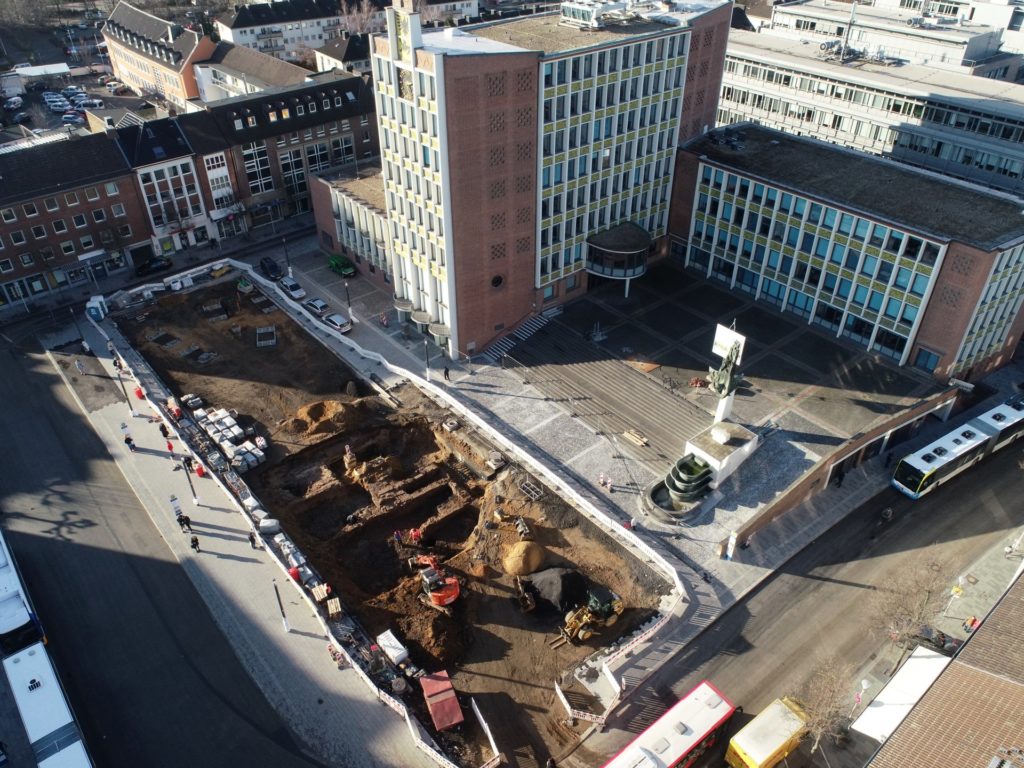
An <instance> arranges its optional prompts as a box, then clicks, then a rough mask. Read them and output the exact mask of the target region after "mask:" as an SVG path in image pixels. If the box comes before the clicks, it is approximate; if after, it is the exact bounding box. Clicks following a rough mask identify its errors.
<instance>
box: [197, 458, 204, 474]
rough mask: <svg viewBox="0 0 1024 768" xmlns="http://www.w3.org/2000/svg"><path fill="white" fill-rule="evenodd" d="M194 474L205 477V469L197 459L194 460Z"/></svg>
mask: <svg viewBox="0 0 1024 768" xmlns="http://www.w3.org/2000/svg"><path fill="white" fill-rule="evenodd" d="M196 474H197V475H198V476H199V477H206V469H204V468H203V465H202V464H200V463H199V462H198V461H197V462H196Z"/></svg>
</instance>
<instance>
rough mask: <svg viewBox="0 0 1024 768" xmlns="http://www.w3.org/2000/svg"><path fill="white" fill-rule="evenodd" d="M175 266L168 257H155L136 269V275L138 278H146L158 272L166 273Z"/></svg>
mask: <svg viewBox="0 0 1024 768" xmlns="http://www.w3.org/2000/svg"><path fill="white" fill-rule="evenodd" d="M172 266H173V264H172V262H171V260H170V259H168V258H167V257H166V256H154V257H153V258H152V259H150V260H149V261H146V262H143V263H142V264H139V265H138V266H137V267H135V274H136V275H137V276H138V277H145V276H146V275H152V274H156V273H157V272H166V271H167V270H168V269H170V268H171V267H172Z"/></svg>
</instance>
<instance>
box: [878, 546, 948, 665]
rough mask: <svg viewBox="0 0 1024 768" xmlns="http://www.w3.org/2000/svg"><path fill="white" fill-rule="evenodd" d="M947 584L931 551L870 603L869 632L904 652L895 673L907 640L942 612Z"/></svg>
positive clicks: (888, 582) (911, 562)
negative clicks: (880, 636)
mask: <svg viewBox="0 0 1024 768" xmlns="http://www.w3.org/2000/svg"><path fill="white" fill-rule="evenodd" d="M946 581H947V576H946V573H945V566H944V565H943V563H942V561H941V560H940V558H939V553H938V551H937V549H936V548H935V547H930V548H929V549H927V550H925V551H924V552H922V553H921V554H920V555H918V556H917V557H915V558H913V559H912V560H909V561H908V562H906V563H905V564H904V565H903V566H902V567H901V568H900V569H899V570H898V571H897V572H896V573H894V574H892V576H891V577H890V578H888V579H886V585H885V586H883V587H879V588H878V589H877V590H876V591H875V593H874V595H873V597H872V599H871V601H870V608H871V616H872V629H874V630H875V631H876V632H879V633H881V634H884V635H885V636H886V637H888V638H889V639H890V640H891V641H892V643H893V644H894V645H897V646H900V647H901V648H903V654H901V655H900V658H899V660H898V661H897V662H896V664H894V665H893V668H894V669H895V668H897V667H899V665H900V663H902V661H903V656H904V655H906V652H907V650H908V649H907V646H908V645H909V644H910V639H911V638H912V637H913V636H914V635H916V634H917V632H918V630H919V629H920V627H921V626H922V625H926V624H928V623H929V621H930V620H931V618H932V616H934V615H935V614H936V613H937V612H938V611H939V610H940V609H941V608H942V598H943V596H944V594H945V591H946Z"/></svg>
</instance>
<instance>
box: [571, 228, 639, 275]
mask: <svg viewBox="0 0 1024 768" xmlns="http://www.w3.org/2000/svg"><path fill="white" fill-rule="evenodd" d="M650 247H651V236H650V235H649V234H648V233H647V230H646V229H644V228H643V227H640V226H638V225H636V224H634V223H633V222H630V221H626V222H623V223H622V224H616V225H615V226H614V227H611V228H610V229H606V230H604V231H602V232H598V233H597V234H595V235H591V236H590V237H588V238H587V256H586V261H584V264H583V266H584V267H585V268H586V270H587V272H589V273H590V274H592V275H599V276H601V277H609V278H612V279H613V280H630V279H632V278H634V277H640V276H642V275H644V274H645V273H646V272H647V252H648V251H649V250H650Z"/></svg>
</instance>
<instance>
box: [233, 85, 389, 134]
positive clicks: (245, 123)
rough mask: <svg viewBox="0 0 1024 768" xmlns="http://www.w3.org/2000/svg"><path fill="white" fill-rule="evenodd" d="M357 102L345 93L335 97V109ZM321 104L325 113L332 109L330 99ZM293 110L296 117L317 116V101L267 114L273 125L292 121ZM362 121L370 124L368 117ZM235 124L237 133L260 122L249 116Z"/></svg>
mask: <svg viewBox="0 0 1024 768" xmlns="http://www.w3.org/2000/svg"><path fill="white" fill-rule="evenodd" d="M355 102H356V97H355V95H354V94H353V93H352V92H351V91H345V93H344V96H335V97H334V107H344V106H345V104H346V103H349V104H354V103H355ZM319 104H320V106H321V107H322V108H323V110H324V111H325V112H326V111H327V110H329V109H332V106H331V99H330V98H326V99H323V100H322V101H320V102H319ZM293 108H294V110H295V115H294V116H295V117H302V116H303V115H305V114H306V113H307V112H308V113H309V114H311V115H312V114H315V113H316V112H317V109H318V107H317V101H316V100H315V99H313V98H310V99H309V101H307V102H305V103H304V104H295V105H293V107H280V108H279V109H273V110H270V111H269V112H267V119H268V120H269V121H270V122H271V123H276V122H277V121H278V120H291V119H292V116H293V115H292V111H291V110H292V109H293ZM360 121H361V122H362V124H363V125H367V124H368V123H369V118H368V117H367V116H366V115H362V116H361V117H360ZM233 124H234V127H235V130H236V131H242V130H245V129H246V128H255V127H256V126H257V125H259V122H258V121H257V119H256V115H247V116H245V118H244V120H243V118H241V117H236V118H235V119H234V123H233Z"/></svg>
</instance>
